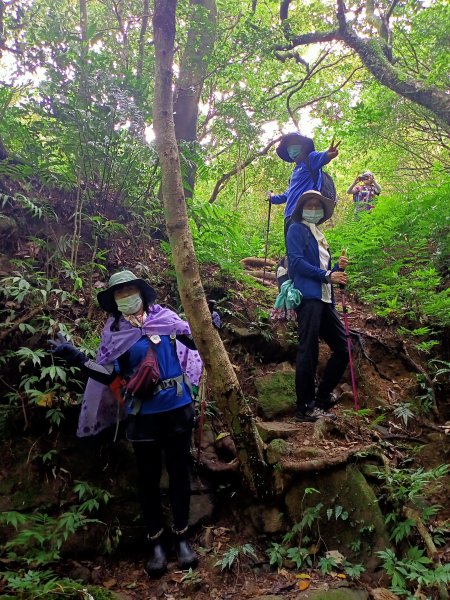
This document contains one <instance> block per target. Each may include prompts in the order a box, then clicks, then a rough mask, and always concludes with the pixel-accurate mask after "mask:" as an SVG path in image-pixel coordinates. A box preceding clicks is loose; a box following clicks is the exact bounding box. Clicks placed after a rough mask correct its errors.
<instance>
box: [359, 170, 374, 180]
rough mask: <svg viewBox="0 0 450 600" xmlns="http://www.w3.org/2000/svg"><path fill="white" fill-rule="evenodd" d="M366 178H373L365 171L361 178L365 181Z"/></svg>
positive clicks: (371, 174)
mask: <svg viewBox="0 0 450 600" xmlns="http://www.w3.org/2000/svg"><path fill="white" fill-rule="evenodd" d="M366 177H373V173H371V172H370V171H365V172H364V173H363V174H362V175H361V178H362V179H365V178H366Z"/></svg>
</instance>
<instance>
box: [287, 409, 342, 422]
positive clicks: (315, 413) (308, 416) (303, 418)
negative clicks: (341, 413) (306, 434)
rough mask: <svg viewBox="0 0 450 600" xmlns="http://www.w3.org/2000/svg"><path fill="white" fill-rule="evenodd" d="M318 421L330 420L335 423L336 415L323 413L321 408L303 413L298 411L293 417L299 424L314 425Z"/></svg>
mask: <svg viewBox="0 0 450 600" xmlns="http://www.w3.org/2000/svg"><path fill="white" fill-rule="evenodd" d="M318 419H331V420H332V421H336V415H334V414H333V413H329V412H325V411H324V410H322V409H321V408H313V409H311V410H308V411H306V412H305V413H302V412H300V411H299V412H297V414H296V415H295V420H296V421H299V422H300V423H302V422H303V423H305V422H306V423H314V422H315V421H317V420H318Z"/></svg>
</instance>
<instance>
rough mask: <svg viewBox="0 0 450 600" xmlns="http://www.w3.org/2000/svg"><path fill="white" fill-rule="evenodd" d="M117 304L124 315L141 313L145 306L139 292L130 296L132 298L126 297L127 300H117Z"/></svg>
mask: <svg viewBox="0 0 450 600" xmlns="http://www.w3.org/2000/svg"><path fill="white" fill-rule="evenodd" d="M116 304H117V308H118V309H119V311H120V312H121V313H122V314H123V315H134V314H136V313H137V312H139V311H140V310H141V308H142V306H143V302H142V298H141V295H140V294H139V292H136V294H130V296H125V298H116Z"/></svg>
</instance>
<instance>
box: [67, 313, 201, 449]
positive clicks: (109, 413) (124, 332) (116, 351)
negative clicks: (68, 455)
mask: <svg viewBox="0 0 450 600" xmlns="http://www.w3.org/2000/svg"><path fill="white" fill-rule="evenodd" d="M113 322H114V319H113V317H110V318H109V319H108V320H107V321H106V324H105V327H104V329H103V332H102V338H101V341H100V348H99V350H98V352H97V363H98V364H99V365H108V364H111V363H113V362H114V361H115V360H116V359H117V358H119V356H121V355H122V354H124V353H125V352H126V351H127V350H129V349H130V348H131V346H133V345H134V344H135V343H136V342H137V341H138V340H140V339H141V337H142V336H143V335H148V336H150V335H171V334H176V335H183V334H184V335H189V334H190V333H191V330H190V327H189V325H188V323H186V321H183V320H182V319H180V317H179V316H178V315H177V314H176V313H174V312H173V311H172V310H169V309H168V308H163V307H162V306H160V305H159V304H153V305H152V306H151V307H150V309H149V314H148V316H147V319H146V320H145V322H144V324H143V326H142V327H133V325H131V323H129V322H128V321H127V320H126V319H124V318H123V317H122V318H121V319H120V320H119V331H111V325H112V324H113ZM176 350H177V355H178V359H179V361H180V365H181V368H182V370H183V373H186V375H187V376H188V377H189V379H190V381H191V383H192V384H194V385H198V384H199V381H200V376H201V374H202V369H203V364H202V360H201V358H200V355H199V353H198V352H197V351H195V350H189V348H186V346H184V345H183V344H180V343H179V342H178V341H177V343H176ZM125 417H126V414H125V410H124V407H123V406H120V405H119V404H118V402H117V400H116V399H115V398H114V396H113V393H112V391H111V389H110V388H109V387H108V386H106V385H103V384H102V383H99V382H98V381H95V380H94V379H89V380H88V382H87V386H86V390H85V393H84V397H83V402H82V404H81V412H80V418H79V421H78V430H77V436H78V437H85V436H89V435H95V434H97V433H99V432H100V431H101V430H102V429H105V428H106V427H109V426H110V425H114V424H115V423H117V419H124V418H125Z"/></svg>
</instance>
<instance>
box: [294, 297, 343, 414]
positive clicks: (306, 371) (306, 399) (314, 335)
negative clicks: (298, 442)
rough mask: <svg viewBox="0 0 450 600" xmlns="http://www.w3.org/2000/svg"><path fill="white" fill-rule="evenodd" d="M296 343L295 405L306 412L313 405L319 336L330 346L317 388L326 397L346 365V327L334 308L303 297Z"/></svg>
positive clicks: (298, 310) (299, 310) (323, 397)
mask: <svg viewBox="0 0 450 600" xmlns="http://www.w3.org/2000/svg"><path fill="white" fill-rule="evenodd" d="M297 317H298V335H299V343H298V350H297V365H296V370H295V389H296V394H297V408H298V410H299V411H301V412H306V411H308V410H312V409H313V408H314V404H315V400H316V393H315V375H316V369H317V362H318V359H319V337H320V338H322V339H323V340H324V342H326V343H327V344H328V346H329V347H330V348H331V356H330V358H329V359H328V362H327V364H326V366H325V370H324V372H323V375H322V379H321V382H320V384H319V387H318V390H317V399H318V400H319V402H320V399H327V397H328V396H329V394H330V393H331V392H332V391H333V389H334V388H335V387H336V386H337V384H338V383H339V380H340V379H341V377H342V375H343V374H344V371H345V369H346V367H347V364H348V358H349V357H348V348H347V338H346V335H345V329H344V326H343V325H342V322H341V320H340V318H339V315H338V313H337V312H336V309H335V308H334V306H332V305H331V304H328V303H327V302H322V300H313V299H308V300H302V302H301V304H300V306H299V307H298V309H297Z"/></svg>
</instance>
